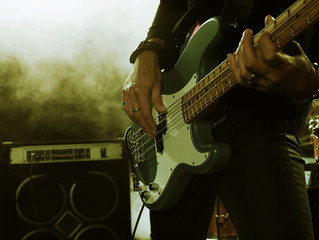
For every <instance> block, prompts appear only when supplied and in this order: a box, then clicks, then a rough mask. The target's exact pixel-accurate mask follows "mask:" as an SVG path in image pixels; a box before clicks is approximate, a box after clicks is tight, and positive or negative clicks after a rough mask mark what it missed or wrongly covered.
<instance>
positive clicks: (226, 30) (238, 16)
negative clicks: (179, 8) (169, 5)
mask: <svg viewBox="0 0 319 240" xmlns="http://www.w3.org/2000/svg"><path fill="white" fill-rule="evenodd" d="M255 1H257V0H226V3H225V4H224V7H223V10H222V14H221V18H220V19H221V23H220V27H221V28H220V31H221V33H222V35H223V37H224V38H226V39H227V40H229V41H231V40H232V41H233V40H234V39H236V40H237V39H238V37H240V36H241V34H242V31H243V30H244V29H245V24H246V23H247V21H248V18H249V16H250V13H251V11H252V8H253V6H254V3H255ZM207 2H209V4H212V3H214V2H215V1H212V2H210V0H207V1H206V3H207ZM217 2H218V1H217ZM214 4H215V3H214ZM188 6H189V10H188V11H187V13H186V14H185V15H184V16H183V17H182V18H181V19H180V20H179V21H178V22H177V24H176V25H175V27H174V28H173V31H172V34H171V37H170V41H169V46H168V48H169V51H167V52H168V53H169V54H168V55H167V56H165V61H164V62H165V64H164V66H163V67H164V69H165V71H169V70H170V69H171V68H172V67H173V66H174V65H175V63H176V61H177V59H178V57H179V55H180V49H181V46H182V45H183V44H184V43H185V37H186V38H187V34H188V33H189V30H190V28H191V26H193V25H194V23H195V22H196V20H198V19H199V20H200V21H201V18H202V17H203V16H202V15H203V14H202V13H207V10H208V9H207V4H205V1H203V0H188Z"/></svg>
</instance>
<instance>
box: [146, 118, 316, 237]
mask: <svg viewBox="0 0 319 240" xmlns="http://www.w3.org/2000/svg"><path fill="white" fill-rule="evenodd" d="M213 132H214V137H215V139H216V141H218V142H227V143H229V144H230V146H231V149H232V158H231V161H230V163H229V164H228V166H227V167H226V168H225V169H223V170H222V171H221V172H219V173H217V174H214V175H194V176H193V177H192V179H191V181H190V183H189V185H188V187H187V189H186V191H185V192H184V195H183V196H182V198H181V199H180V201H179V202H178V203H177V204H176V205H175V206H174V207H173V208H171V209H168V210H163V211H151V212H150V218H151V236H152V239H153V240H159V239H161V240H169V239H172V240H178V239H181V240H182V239H183V240H185V239H190V240H202V239H206V236H207V230H208V227H209V224H210V221H211V217H212V214H213V210H214V203H215V199H216V194H218V196H219V197H220V199H221V200H222V202H223V203H224V205H225V208H226V210H227V212H228V213H229V215H230V217H231V220H232V222H233V224H234V227H235V229H236V232H237V235H238V237H239V239H240V240H269V239H271V240H286V239H287V240H294V239H296V240H301V239H302V240H312V239H313V229H312V223H311V215H310V209H309V201H308V197H307V191H306V186H305V176H304V165H303V161H302V159H301V154H300V148H299V145H298V142H297V139H296V138H295V137H294V135H292V134H287V133H269V132H268V133H266V132H260V133H258V132H245V131H242V130H241V129H238V128H234V127H233V126H232V124H230V123H229V121H228V120H226V121H225V122H224V123H222V124H221V125H219V126H217V127H215V128H214V131H213ZM177 151H178V150H177ZM172 197H173V196H172Z"/></svg>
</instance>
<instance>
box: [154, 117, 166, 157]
mask: <svg viewBox="0 0 319 240" xmlns="http://www.w3.org/2000/svg"><path fill="white" fill-rule="evenodd" d="M158 121H159V123H158V124H157V134H156V135H155V140H156V149H157V152H159V153H163V151H164V141H163V135H165V134H166V132H167V123H166V115H165V114H163V113H160V114H159V116H158Z"/></svg>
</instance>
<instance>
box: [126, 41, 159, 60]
mask: <svg viewBox="0 0 319 240" xmlns="http://www.w3.org/2000/svg"><path fill="white" fill-rule="evenodd" d="M160 41H162V40H160V39H159V40H157V39H150V40H148V41H142V42H141V43H140V44H139V45H138V46H137V48H136V49H135V50H134V52H133V53H132V54H131V56H130V63H133V64H134V63H135V61H136V59H137V57H138V56H139V55H140V54H141V53H143V55H145V52H147V54H150V55H154V54H155V55H156V56H157V57H158V58H159V60H161V57H162V55H163V50H164V47H163V45H164V42H160ZM150 52H152V53H154V54H152V53H150Z"/></svg>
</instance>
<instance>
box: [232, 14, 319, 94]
mask: <svg viewBox="0 0 319 240" xmlns="http://www.w3.org/2000/svg"><path fill="white" fill-rule="evenodd" d="M272 21H273V18H272V17H271V16H269V15H268V16H267V17H266V18H265V25H268V24H270V23H271V22H272ZM252 39H253V32H252V31H251V30H249V29H247V30H246V31H245V32H244V33H243V37H242V39H241V41H240V43H239V46H238V48H237V50H236V52H235V54H228V56H227V58H228V61H229V64H230V69H231V71H232V73H233V75H234V76H235V79H236V82H237V83H238V84H240V85H243V86H247V87H251V88H254V89H256V90H259V91H264V92H271V93H276V94H281V95H285V96H287V97H291V98H304V97H307V96H310V95H311V94H312V93H313V92H314V90H315V89H318V87H319V79H318V75H317V74H316V70H315V69H314V67H313V65H312V64H311V62H310V61H309V59H308V57H307V56H306V55H305V53H304V52H303V50H302V48H301V47H300V45H299V44H298V43H297V42H293V43H291V44H290V45H289V46H288V47H287V48H286V49H285V50H284V52H283V51H277V49H276V46H275V45H274V44H273V42H272V41H271V39H270V34H269V33H267V32H263V33H262V34H261V35H260V37H259V39H257V44H258V45H259V47H260V50H261V55H262V59H260V58H259V57H257V56H256V52H255V50H254V48H253V44H252ZM252 77H254V78H253V80H254V83H253V84H251V83H249V81H250V80H252ZM256 77H257V78H256Z"/></svg>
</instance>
